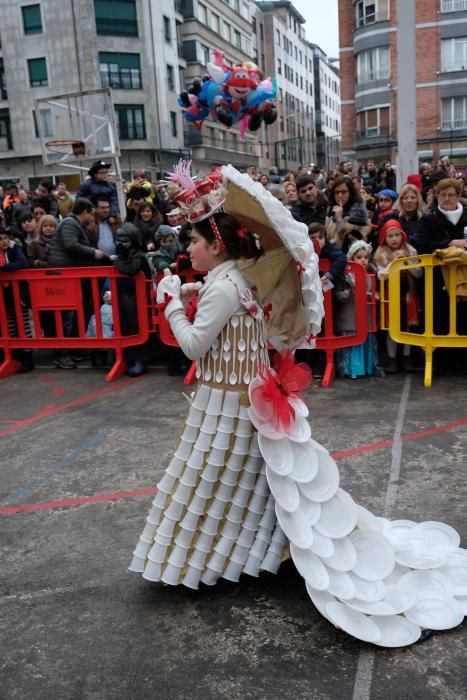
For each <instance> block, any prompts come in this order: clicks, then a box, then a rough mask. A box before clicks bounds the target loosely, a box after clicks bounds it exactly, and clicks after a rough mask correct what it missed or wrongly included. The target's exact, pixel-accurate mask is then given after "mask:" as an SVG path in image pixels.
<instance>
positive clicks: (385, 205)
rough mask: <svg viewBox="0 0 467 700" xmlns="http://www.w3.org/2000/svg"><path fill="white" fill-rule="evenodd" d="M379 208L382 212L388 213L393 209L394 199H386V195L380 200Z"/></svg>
mask: <svg viewBox="0 0 467 700" xmlns="http://www.w3.org/2000/svg"><path fill="white" fill-rule="evenodd" d="M378 206H379V208H380V209H381V211H387V210H388V209H390V208H391V207H392V199H391V197H386V195H383V196H382V197H380V198H379V199H378Z"/></svg>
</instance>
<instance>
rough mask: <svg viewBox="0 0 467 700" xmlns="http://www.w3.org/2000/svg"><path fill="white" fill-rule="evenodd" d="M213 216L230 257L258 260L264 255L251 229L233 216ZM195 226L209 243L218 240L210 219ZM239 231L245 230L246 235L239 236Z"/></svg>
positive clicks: (222, 214)
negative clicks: (248, 229)
mask: <svg viewBox="0 0 467 700" xmlns="http://www.w3.org/2000/svg"><path fill="white" fill-rule="evenodd" d="M210 218H211V217H210ZM212 218H213V219H214V221H215V222H216V225H217V228H218V229H219V233H220V235H221V238H222V240H223V242H224V245H225V250H226V252H227V254H228V256H229V257H230V258H233V259H234V260H238V259H239V258H246V259H247V260H250V259H252V258H254V259H256V260H257V259H258V258H259V257H260V256H261V255H263V253H264V251H263V250H262V249H261V248H258V247H257V245H256V241H257V240H258V239H257V238H255V236H253V234H252V233H250V231H247V230H246V229H245V228H244V227H243V226H242V225H241V224H240V223H239V222H238V221H237V219H235V218H234V217H233V216H230V214H224V213H221V214H214V215H213V217H212ZM193 228H194V229H195V230H196V231H197V232H198V233H199V235H200V236H202V237H203V238H205V239H206V240H207V242H208V243H214V241H215V240H216V237H215V236H214V232H213V230H212V227H211V222H210V221H209V219H204V220H203V221H198V222H196V223H194V224H193ZM238 231H245V235H244V236H241V235H240V236H239V235H238Z"/></svg>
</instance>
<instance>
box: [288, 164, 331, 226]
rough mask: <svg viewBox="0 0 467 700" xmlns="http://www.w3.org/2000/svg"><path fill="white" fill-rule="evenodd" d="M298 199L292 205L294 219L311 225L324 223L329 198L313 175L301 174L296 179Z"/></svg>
mask: <svg viewBox="0 0 467 700" xmlns="http://www.w3.org/2000/svg"><path fill="white" fill-rule="evenodd" d="M296 185H297V195H298V201H297V202H296V203H295V204H294V205H293V206H292V209H291V213H292V216H293V218H294V219H296V220H297V221H302V222H303V223H304V224H306V225H307V226H309V225H310V224H313V223H319V224H324V221H325V219H326V210H327V206H328V200H327V199H326V197H325V195H324V194H322V193H321V192H320V191H319V190H318V188H317V187H316V184H315V181H314V178H313V176H312V175H299V177H297V180H296Z"/></svg>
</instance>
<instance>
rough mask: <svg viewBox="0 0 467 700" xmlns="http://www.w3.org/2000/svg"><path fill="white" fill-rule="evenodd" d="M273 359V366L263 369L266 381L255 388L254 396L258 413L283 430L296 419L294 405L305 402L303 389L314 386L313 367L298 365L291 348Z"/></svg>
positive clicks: (287, 428) (276, 427) (251, 395)
mask: <svg viewBox="0 0 467 700" xmlns="http://www.w3.org/2000/svg"><path fill="white" fill-rule="evenodd" d="M272 362H273V368H269V367H263V368H262V369H261V370H260V377H261V379H262V382H261V384H257V385H256V386H254V387H253V388H252V389H251V394H250V399H251V405H252V407H253V409H254V410H255V412H256V413H257V414H258V416H260V417H261V419H262V420H267V421H268V422H271V423H272V425H273V427H274V429H275V430H277V431H278V432H280V433H283V432H284V431H285V432H287V431H288V430H289V428H290V424H291V422H292V421H294V420H295V408H294V405H293V404H294V401H302V397H301V392H302V391H303V390H304V389H306V388H307V387H308V386H309V385H310V382H311V370H310V368H309V367H308V365H306V364H304V363H300V364H298V365H296V364H295V359H294V356H293V353H292V352H291V351H290V350H284V351H282V352H280V353H276V354H275V355H274V357H273V361H272Z"/></svg>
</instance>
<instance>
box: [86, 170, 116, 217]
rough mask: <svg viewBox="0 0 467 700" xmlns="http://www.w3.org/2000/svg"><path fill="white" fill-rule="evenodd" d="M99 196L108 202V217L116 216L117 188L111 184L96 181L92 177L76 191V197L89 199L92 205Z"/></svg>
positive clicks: (104, 181)
mask: <svg viewBox="0 0 467 700" xmlns="http://www.w3.org/2000/svg"><path fill="white" fill-rule="evenodd" d="M99 196H102V197H105V198H106V199H108V200H109V202H110V216H116V214H117V212H118V198H117V188H116V187H115V185H114V183H113V182H107V181H106V180H96V179H95V178H94V177H92V178H91V179H90V180H86V182H83V184H82V185H81V187H80V188H79V190H78V194H77V197H85V198H86V199H90V200H91V202H92V203H93V204H95V203H96V202H97V198H98V197H99Z"/></svg>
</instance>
